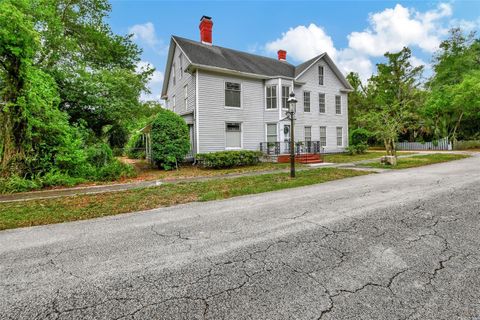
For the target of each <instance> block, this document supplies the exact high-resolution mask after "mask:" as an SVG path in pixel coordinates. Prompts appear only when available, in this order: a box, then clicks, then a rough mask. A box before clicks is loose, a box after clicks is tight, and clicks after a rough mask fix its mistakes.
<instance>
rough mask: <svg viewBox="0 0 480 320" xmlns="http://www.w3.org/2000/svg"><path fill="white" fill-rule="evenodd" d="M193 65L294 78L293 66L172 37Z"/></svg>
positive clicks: (275, 60) (284, 62)
mask: <svg viewBox="0 0 480 320" xmlns="http://www.w3.org/2000/svg"><path fill="white" fill-rule="evenodd" d="M172 38H173V39H174V40H175V41H176V42H177V43H178V45H179V46H180V47H181V48H182V50H183V52H184V53H185V54H186V55H187V57H188V58H189V59H190V61H191V62H192V63H193V64H199V65H204V66H211V67H217V68H223V69H229V70H234V71H240V72H246V73H252V74H258V75H263V76H269V77H275V76H284V77H289V78H293V77H295V66H293V65H291V64H290V63H288V62H286V61H279V60H277V59H272V58H267V57H262V56H258V55H255V54H250V53H246V52H241V51H237V50H233V49H228V48H223V47H219V46H215V45H208V44H203V43H201V42H198V41H192V40H189V39H185V38H180V37H177V36H173V37H172Z"/></svg>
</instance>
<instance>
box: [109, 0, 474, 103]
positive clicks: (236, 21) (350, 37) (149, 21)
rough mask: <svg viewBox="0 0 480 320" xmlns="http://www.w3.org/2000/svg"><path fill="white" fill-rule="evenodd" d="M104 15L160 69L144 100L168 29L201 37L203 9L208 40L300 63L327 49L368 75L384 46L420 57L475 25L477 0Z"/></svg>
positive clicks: (131, 4)
mask: <svg viewBox="0 0 480 320" xmlns="http://www.w3.org/2000/svg"><path fill="white" fill-rule="evenodd" d="M111 3H112V12H111V15H110V18H109V22H110V24H111V26H112V28H113V31H114V32H115V33H118V34H126V33H132V34H134V39H135V42H136V43H137V44H138V45H139V46H140V47H141V48H142V49H143V55H142V63H141V65H144V64H147V63H148V64H151V65H153V66H154V67H155V68H156V69H157V72H156V73H155V74H154V76H153V78H152V80H151V82H150V87H151V90H152V94H151V95H148V96H146V97H145V98H149V99H152V98H153V99H158V97H159V93H160V89H161V85H162V81H163V74H164V71H165V70H164V68H165V62H166V56H167V52H168V45H169V42H170V36H171V35H172V34H174V35H178V36H182V37H186V38H189V39H193V40H198V39H199V37H200V34H199V29H198V24H199V20H200V17H201V16H202V15H208V16H211V17H212V19H213V22H214V25H213V43H214V45H219V46H223V47H228V48H233V49H237V50H242V51H248V52H251V53H255V54H260V55H266V56H271V57H276V51H277V50H278V49H280V48H281V49H285V50H287V60H288V61H290V62H291V63H293V64H298V63H301V62H303V61H304V60H306V59H309V58H311V57H313V56H315V55H317V54H320V53H322V52H325V51H327V52H328V53H329V54H330V56H332V58H333V59H334V60H335V61H336V62H337V64H338V65H339V67H340V68H341V70H342V71H344V72H348V71H356V72H359V73H360V75H361V77H362V78H363V79H367V78H368V77H369V76H370V75H371V73H372V72H375V63H378V62H380V61H382V54H383V53H384V52H385V51H391V52H394V51H398V50H399V49H401V47H402V46H409V47H410V48H411V49H412V50H413V53H414V58H413V59H412V63H414V64H425V65H426V74H427V75H428V73H429V69H428V68H429V63H430V61H431V56H432V52H434V51H435V49H436V48H437V47H438V43H439V41H441V40H442V39H444V38H445V36H446V32H447V30H448V29H449V28H450V27H452V26H457V25H461V26H462V27H463V28H464V29H467V30H477V31H478V30H480V1H479V0H473V1H449V2H437V1H245V0H244V1H159V0H157V1H154V0H150V1H139V0H111Z"/></svg>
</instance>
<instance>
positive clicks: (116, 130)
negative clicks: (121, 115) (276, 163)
mask: <svg viewBox="0 0 480 320" xmlns="http://www.w3.org/2000/svg"><path fill="white" fill-rule="evenodd" d="M107 134H108V143H109V144H110V147H112V148H123V147H125V144H126V143H127V141H128V130H127V128H125V127H124V126H121V125H118V124H115V125H113V126H112V127H111V128H110V129H109V130H108V133H107Z"/></svg>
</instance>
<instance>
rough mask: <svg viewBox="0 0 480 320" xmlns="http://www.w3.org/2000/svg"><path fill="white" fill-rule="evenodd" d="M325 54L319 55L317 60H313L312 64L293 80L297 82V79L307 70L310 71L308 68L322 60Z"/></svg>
mask: <svg viewBox="0 0 480 320" xmlns="http://www.w3.org/2000/svg"><path fill="white" fill-rule="evenodd" d="M325 54H326V53H322V54H321V55H319V56H318V58H317V59H315V61H313V62H312V64H310V65H309V66H308V67H306V68H305V70H303V71H302V72H300V73H299V75H298V76H296V77H295V80H297V79H298V78H300V77H301V76H302V75H303V74H304V73H305V72H307V70H308V69H310V68H311V67H312V66H313V65H314V64H315V63H317V62H318V61H319V60H320V59H322V58H323V56H324V55H325Z"/></svg>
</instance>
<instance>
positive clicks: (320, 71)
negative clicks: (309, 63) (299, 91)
mask: <svg viewBox="0 0 480 320" xmlns="http://www.w3.org/2000/svg"><path fill="white" fill-rule="evenodd" d="M323 71H324V70H323V66H318V84H319V85H321V86H323Z"/></svg>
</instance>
